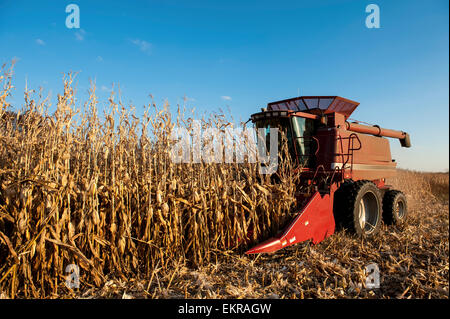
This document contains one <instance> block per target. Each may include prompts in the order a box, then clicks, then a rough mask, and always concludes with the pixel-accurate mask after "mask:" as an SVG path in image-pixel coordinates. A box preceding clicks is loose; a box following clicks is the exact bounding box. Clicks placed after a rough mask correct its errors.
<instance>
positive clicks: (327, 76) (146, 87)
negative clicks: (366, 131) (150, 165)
mask: <svg viewBox="0 0 450 319" xmlns="http://www.w3.org/2000/svg"><path fill="white" fill-rule="evenodd" d="M70 3H74V4H77V5H78V6H79V8H80V29H68V28H67V27H66V25H65V21H66V17H67V15H68V13H66V12H65V8H66V6H67V5H68V4H70ZM372 3H374V4H377V5H378V6H379V8H380V24H381V27H380V28H379V29H375V28H373V29H368V28H367V27H366V25H365V20H366V17H367V15H369V13H366V12H365V9H366V6H367V5H369V4H372ZM13 58H18V63H17V65H16V68H15V82H14V84H15V86H16V90H15V92H14V95H13V97H12V102H13V103H14V105H15V106H16V107H20V106H21V105H22V104H23V100H22V99H23V88H24V85H25V80H26V79H27V81H28V86H29V87H31V88H38V87H39V86H42V87H44V88H45V92H50V91H51V92H52V96H53V97H54V96H55V95H56V93H59V92H61V89H62V84H61V78H62V74H63V73H64V72H68V71H78V72H80V73H79V74H78V76H77V88H78V90H79V91H80V93H82V94H84V93H86V91H87V88H88V86H89V79H95V81H96V84H97V86H98V88H99V93H100V97H101V98H106V97H107V95H108V91H109V90H110V88H111V85H112V84H113V83H116V84H117V83H119V84H120V86H121V89H122V97H123V101H124V102H132V103H133V104H134V105H135V106H136V107H137V113H138V115H139V114H140V113H139V112H141V110H142V107H143V105H144V104H146V103H148V102H149V101H150V99H149V97H148V96H149V94H152V95H153V96H154V99H155V102H156V103H159V104H162V103H163V101H164V100H166V99H167V100H168V101H169V103H170V104H171V105H176V104H177V103H183V96H186V97H188V101H187V104H188V106H190V107H196V109H197V110H200V111H202V112H204V111H207V110H216V109H218V108H219V107H221V108H223V109H229V111H230V112H231V114H232V115H233V116H234V118H236V119H242V120H247V119H248V117H249V115H250V114H251V113H254V112H257V111H259V110H260V108H261V107H263V106H265V105H266V103H267V102H270V101H274V100H280V99H285V98H290V97H295V96H297V95H298V92H300V95H339V96H343V97H346V98H349V99H352V100H355V101H358V102H360V103H361V105H360V106H359V107H358V109H357V110H356V111H355V112H354V113H353V115H352V118H355V119H358V120H361V121H365V122H370V123H373V124H378V125H380V126H382V127H386V128H392V129H401V130H404V131H407V132H409V133H410V135H411V140H412V144H413V146H412V148H410V149H405V148H401V147H400V146H399V142H398V141H396V140H392V141H391V145H392V153H393V157H394V158H395V159H396V160H397V162H398V163H399V166H400V167H403V168H410V169H416V170H428V171H438V170H439V171H440V170H448V168H449V157H448V152H449V91H448V85H449V2H448V1H447V0H445V1H444V0H430V1H424V0H395V1H392V0H389V1H387V0H369V1H364V0H339V1H337V0H320V1H317V0H314V1H313V0H309V1H306V0H305V1H300V0H297V1H273V0H272V1H266V0H258V1H244V0H241V1H233V0H227V1H213V0H210V1H195V0H189V1H188V0H186V1H172V0H164V1H163V0H159V1H111V0H110V1H95V0H89V1H81V0H77V1H75V0H73V1H63V0H55V1H45V0H42V1H21V0H14V1H13V0H0V63H5V62H9V61H11V60H12V59H13Z"/></svg>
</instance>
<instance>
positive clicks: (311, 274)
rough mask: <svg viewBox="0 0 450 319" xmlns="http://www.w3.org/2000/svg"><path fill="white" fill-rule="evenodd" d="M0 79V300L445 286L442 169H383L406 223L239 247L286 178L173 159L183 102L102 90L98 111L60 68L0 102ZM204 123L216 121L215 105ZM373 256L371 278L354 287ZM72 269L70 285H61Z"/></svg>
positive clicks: (266, 221) (394, 291) (433, 291)
mask: <svg viewBox="0 0 450 319" xmlns="http://www.w3.org/2000/svg"><path fill="white" fill-rule="evenodd" d="M11 88H12V87H11V77H10V75H9V74H8V73H7V72H6V71H5V72H4V73H3V76H2V77H0V296H1V297H2V298H55V297H60V298H74V297H86V298H92V297H108V298H121V297H127V298H142V297H151V298H172V297H183V298H184V297H185V298H254V297H257V298H265V297H269V298H348V297H350V298H353V297H360V298H372V297H389V298H409V297H412V298H442V297H445V298H448V288H449V287H448V285H449V284H448V270H449V269H448V267H449V266H448V236H449V224H448V219H449V207H448V200H449V199H448V188H449V175H448V173H420V172H411V171H402V170H400V171H399V174H398V176H397V177H396V178H394V179H392V180H391V181H389V182H390V183H392V184H393V185H394V186H395V188H397V189H400V190H403V191H404V192H405V194H406V196H407V199H408V201H409V209H410V216H409V220H408V222H407V223H406V224H405V225H403V226H399V227H389V228H387V227H385V226H383V229H382V233H381V234H380V236H379V237H378V238H377V239H374V240H371V241H362V240H361V239H357V238H354V237H353V236H351V235H349V234H345V233H344V232H338V233H336V234H335V235H333V236H331V237H329V238H327V239H326V240H325V241H323V242H322V243H320V244H319V245H316V246H313V245H311V244H309V243H303V244H299V245H296V246H293V247H289V248H287V249H284V250H281V251H279V252H277V253H275V254H273V255H261V256H250V257H248V256H244V255H243V254H242V251H243V248H245V247H241V246H242V245H241V246H239V243H240V242H241V241H242V240H241V239H242V238H246V237H247V234H248V230H249V225H256V226H255V227H254V228H253V232H252V236H253V238H252V239H253V241H254V242H256V241H257V238H260V237H267V236H268V235H270V234H273V233H274V232H276V231H277V230H278V229H279V228H280V225H283V224H285V222H286V220H289V219H290V218H292V216H290V213H291V212H292V207H293V205H294V203H295V198H294V191H295V180H296V178H298V176H293V175H292V170H291V163H289V161H288V160H286V162H283V163H280V167H279V173H280V175H281V183H279V184H275V183H273V182H272V181H270V180H269V179H268V178H265V177H264V176H260V175H259V173H258V169H257V165H256V164H251V163H243V164H229V165H218V164H214V163H209V164H208V163H198V164H195V163H194V164H183V165H175V164H174V163H173V162H172V161H171V160H170V157H169V151H168V150H169V149H170V146H171V145H172V144H171V143H172V142H171V140H170V138H169V137H170V134H171V131H172V129H173V127H174V126H175V125H181V126H183V127H185V128H186V129H187V130H190V131H192V118H190V117H189V116H188V115H187V114H186V113H185V112H184V111H183V110H180V112H179V113H178V115H177V116H176V117H175V116H174V117H172V115H171V114H170V112H168V107H167V106H164V107H162V108H157V107H156V106H155V105H154V104H153V103H151V104H150V105H149V106H148V108H147V109H146V113H145V115H144V116H143V117H142V118H137V117H136V116H135V115H134V114H133V109H132V108H131V107H129V106H124V105H122V104H121V103H120V101H117V99H115V98H114V96H112V97H111V99H110V100H109V107H107V108H106V110H105V114H104V115H101V116H100V115H99V113H100V112H98V110H97V107H98V105H97V104H98V100H97V97H96V95H95V88H94V87H93V88H92V89H91V92H90V98H89V100H88V101H86V103H85V104H80V103H79V102H78V101H76V99H75V96H74V94H75V91H74V89H73V87H72V78H71V77H70V76H69V77H66V78H65V82H64V92H63V94H61V95H59V96H58V104H57V111H56V112H55V113H53V114H48V112H47V107H48V102H47V101H46V100H45V99H41V98H39V96H38V95H37V94H36V93H33V92H31V91H30V92H25V106H24V108H23V109H22V110H21V111H20V112H19V113H16V112H13V111H12V110H11V107H10V106H9V105H8V94H9V92H10V90H11ZM202 125H203V128H208V127H216V128H219V129H224V128H225V127H227V126H228V125H230V123H229V121H227V120H226V118H225V117H224V116H223V115H220V114H219V115H217V114H215V115H211V116H209V117H208V118H205V119H203V124H202ZM370 263H377V264H378V266H379V268H380V274H381V287H380V289H375V290H369V289H366V288H365V278H366V275H365V273H364V269H365V266H367V265H368V264H370ZM70 264H74V265H77V266H78V267H79V268H80V288H79V289H78V288H77V289H73V290H71V289H69V288H67V287H66V285H65V280H66V276H67V273H66V267H67V266H68V265H70Z"/></svg>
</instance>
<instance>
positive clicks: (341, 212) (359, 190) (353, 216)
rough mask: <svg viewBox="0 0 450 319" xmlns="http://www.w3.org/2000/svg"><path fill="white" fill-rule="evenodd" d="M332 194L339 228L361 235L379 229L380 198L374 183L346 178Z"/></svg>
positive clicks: (372, 234) (371, 233) (374, 232)
mask: <svg viewBox="0 0 450 319" xmlns="http://www.w3.org/2000/svg"><path fill="white" fill-rule="evenodd" d="M334 196H335V197H334V205H333V210H334V216H335V221H336V225H337V226H338V227H339V228H345V229H347V230H349V231H350V232H352V233H355V234H357V235H358V236H361V237H372V236H375V235H376V234H377V233H378V232H379V231H380V228H381V221H382V217H381V206H382V200H381V195H380V191H379V190H378V188H377V186H376V185H375V184H374V183H372V182H371V181H367V180H361V181H356V182H354V181H351V180H348V181H345V182H344V183H343V184H342V185H341V187H339V189H338V190H337V191H336V192H335V195H334ZM366 211H367V213H366ZM360 213H362V214H360ZM366 217H367V218H368V220H367V221H366Z"/></svg>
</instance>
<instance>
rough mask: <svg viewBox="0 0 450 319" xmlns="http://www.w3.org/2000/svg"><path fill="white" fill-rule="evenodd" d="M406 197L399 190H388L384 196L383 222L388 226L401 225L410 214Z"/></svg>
mask: <svg viewBox="0 0 450 319" xmlns="http://www.w3.org/2000/svg"><path fill="white" fill-rule="evenodd" d="M407 208H408V207H407V205H406V197H405V195H404V194H403V193H402V192H400V191H397V190H388V191H386V193H385V194H384V196H383V220H384V222H385V223H386V224H387V225H396V224H401V223H403V222H404V221H405V219H406V215H407V212H408V209H407Z"/></svg>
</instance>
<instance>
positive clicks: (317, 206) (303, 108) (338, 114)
mask: <svg viewBox="0 0 450 319" xmlns="http://www.w3.org/2000/svg"><path fill="white" fill-rule="evenodd" d="M358 105H359V103H358V102H354V101H351V100H348V99H344V98H342V97H339V96H302V97H297V98H293V99H288V100H282V101H277V102H272V103H269V104H268V107H267V109H263V112H260V113H255V114H253V115H252V116H251V120H252V122H253V123H255V125H256V128H265V129H266V130H265V131H266V132H267V133H266V134H269V133H268V132H269V131H270V130H269V128H278V129H279V130H282V131H283V132H284V133H285V134H286V137H287V141H288V144H289V145H288V148H289V153H290V156H291V158H292V159H293V160H294V161H295V164H296V165H297V166H296V167H297V168H296V169H297V170H301V178H300V185H298V189H297V190H298V193H297V194H296V198H297V203H298V204H299V207H301V208H300V209H299V211H298V213H297V215H296V217H295V218H294V220H293V221H292V222H291V223H290V224H289V225H288V226H287V227H286V228H285V229H284V230H283V231H282V232H280V233H279V234H278V235H277V236H276V237H274V238H271V239H269V240H267V241H265V242H263V243H261V244H259V245H257V246H255V247H253V248H252V249H250V250H248V251H247V252H246V254H257V253H270V252H274V251H277V250H279V249H282V248H284V247H287V246H291V245H294V244H296V243H299V242H302V241H306V240H312V242H313V243H314V244H317V243H319V242H321V241H322V240H324V239H325V238H327V237H328V236H330V235H332V234H333V233H334V230H335V225H336V224H337V225H339V226H342V227H343V228H346V229H348V230H350V231H352V232H354V233H356V234H358V235H359V236H365V237H371V236H374V235H375V234H377V232H378V231H379V230H380V226H381V222H382V219H383V220H384V222H385V223H386V224H396V223H400V222H403V221H404V219H405V217H406V213H407V205H406V198H405V196H404V195H403V194H402V193H401V192H400V191H397V190H393V189H391V187H390V186H389V185H386V184H385V179H386V178H387V177H391V176H393V175H395V173H396V165H397V164H396V163H395V161H394V160H392V158H391V151H390V147H389V141H388V140H387V139H386V138H384V137H391V138H397V139H399V140H400V143H401V146H403V147H410V146H411V142H410V138H409V135H408V133H405V132H402V131H395V130H389V129H384V128H381V127H379V126H377V125H374V126H370V125H362V124H359V123H358V122H349V121H348V120H349V116H350V115H351V114H352V112H353V111H354V110H355V109H356V107H357V106H358ZM266 137H267V136H266ZM279 149H280V148H279Z"/></svg>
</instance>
